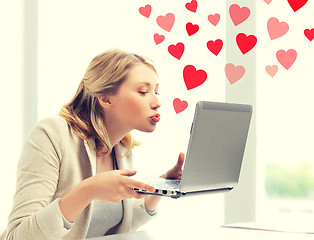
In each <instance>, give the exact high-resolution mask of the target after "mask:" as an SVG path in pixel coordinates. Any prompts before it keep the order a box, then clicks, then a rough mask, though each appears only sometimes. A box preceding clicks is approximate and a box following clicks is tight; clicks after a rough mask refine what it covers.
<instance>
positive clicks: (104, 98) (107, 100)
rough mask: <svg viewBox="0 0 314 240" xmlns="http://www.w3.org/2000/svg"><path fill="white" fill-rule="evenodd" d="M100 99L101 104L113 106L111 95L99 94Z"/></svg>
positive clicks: (105, 106)
mask: <svg viewBox="0 0 314 240" xmlns="http://www.w3.org/2000/svg"><path fill="white" fill-rule="evenodd" d="M98 101H99V103H100V105H101V106H102V107H104V108H108V107H110V106H111V102H110V97H109V96H99V97H98Z"/></svg>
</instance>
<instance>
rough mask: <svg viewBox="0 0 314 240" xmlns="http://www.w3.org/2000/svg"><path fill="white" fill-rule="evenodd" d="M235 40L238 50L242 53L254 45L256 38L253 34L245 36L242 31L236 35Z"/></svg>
mask: <svg viewBox="0 0 314 240" xmlns="http://www.w3.org/2000/svg"><path fill="white" fill-rule="evenodd" d="M236 42H237V45H238V47H239V49H240V51H241V52H242V54H243V55H244V54H246V53H247V52H249V51H251V50H252V48H254V47H255V45H256V43H257V38H256V37H255V36H254V35H249V36H246V35H245V34H244V33H239V34H238V35H237V37H236Z"/></svg>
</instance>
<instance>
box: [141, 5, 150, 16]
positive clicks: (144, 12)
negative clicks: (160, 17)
mask: <svg viewBox="0 0 314 240" xmlns="http://www.w3.org/2000/svg"><path fill="white" fill-rule="evenodd" d="M138 11H139V12H140V14H142V15H143V16H144V17H147V18H149V16H150V14H151V12H152V6H151V5H149V4H147V5H146V6H145V7H140V8H139V10H138Z"/></svg>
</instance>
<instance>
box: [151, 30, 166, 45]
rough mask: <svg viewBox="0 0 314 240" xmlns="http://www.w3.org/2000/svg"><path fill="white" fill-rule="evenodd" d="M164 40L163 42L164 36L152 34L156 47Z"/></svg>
mask: <svg viewBox="0 0 314 240" xmlns="http://www.w3.org/2000/svg"><path fill="white" fill-rule="evenodd" d="M164 40H165V36H164V35H159V34H158V33H155V34H154V41H155V43H156V45H158V44H159V43H162V42H163V41H164Z"/></svg>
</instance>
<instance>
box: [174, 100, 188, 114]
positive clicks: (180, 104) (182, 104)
mask: <svg viewBox="0 0 314 240" xmlns="http://www.w3.org/2000/svg"><path fill="white" fill-rule="evenodd" d="M172 104H173V108H174V111H175V112H176V114H178V113H180V112H182V111H184V110H185V109H186V108H187V107H188V102H187V101H181V100H180V99H179V98H175V99H174V100H173V103H172Z"/></svg>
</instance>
